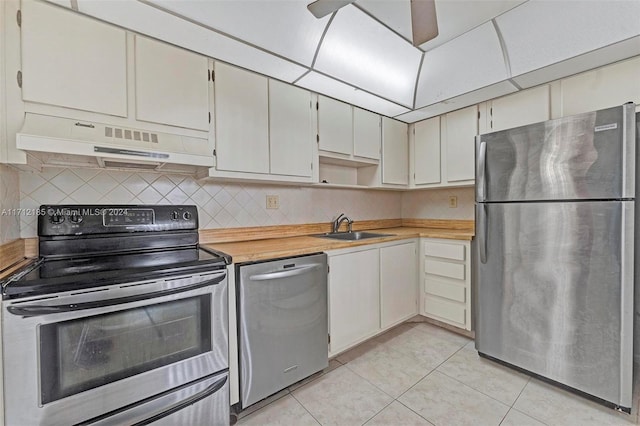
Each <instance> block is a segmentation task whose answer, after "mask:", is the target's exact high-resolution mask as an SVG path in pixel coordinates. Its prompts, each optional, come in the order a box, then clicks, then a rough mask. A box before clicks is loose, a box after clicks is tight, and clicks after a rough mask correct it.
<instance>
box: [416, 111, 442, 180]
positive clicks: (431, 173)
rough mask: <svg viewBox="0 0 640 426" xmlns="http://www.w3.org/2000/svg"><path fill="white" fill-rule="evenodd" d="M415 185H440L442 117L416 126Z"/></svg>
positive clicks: (421, 122)
mask: <svg viewBox="0 0 640 426" xmlns="http://www.w3.org/2000/svg"><path fill="white" fill-rule="evenodd" d="M414 144H415V145H414V155H413V167H414V183H415V184H416V185H424V184H439V183H440V182H441V174H440V117H433V118H430V119H428V120H424V121H420V122H418V123H416V124H415V126H414Z"/></svg>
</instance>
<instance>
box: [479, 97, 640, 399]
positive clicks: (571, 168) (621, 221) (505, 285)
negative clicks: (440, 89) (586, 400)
mask: <svg viewBox="0 0 640 426" xmlns="http://www.w3.org/2000/svg"><path fill="white" fill-rule="evenodd" d="M635 131H636V129H635V105H634V104H625V105H623V106H620V107H615V108H609V109H604V110H600V111H596V112H591V113H586V114H580V115H575V116H571V117H565V118H561V119H557V120H550V121H546V122H542V123H537V124H532V125H529V126H523V127H518V128H515V129H510V130H504V131H500V132H495V133H490V134H485V135H480V136H478V137H477V138H476V239H477V240H476V247H477V249H476V250H475V255H476V259H475V260H476V262H475V263H476V266H475V268H476V269H475V270H476V277H475V285H476V289H475V292H474V294H475V298H476V323H475V331H476V349H477V350H478V352H479V353H480V355H482V356H485V357H488V358H492V359H494V360H497V361H501V362H502V363H506V364H508V365H511V366H515V367H518V368H520V369H523V370H526V371H528V372H531V373H534V374H535V375H538V376H540V377H542V378H545V379H548V380H551V381H553V382H556V383H559V384H562V385H564V386H566V387H569V388H573V390H577V391H579V392H581V393H583V394H584V395H585V396H590V397H592V398H595V399H597V400H599V401H600V402H602V403H605V404H607V405H610V406H614V407H616V408H618V409H621V410H624V411H630V408H631V405H632V379H633V299H634V298H633V287H634V211H635V183H636V173H635V170H636V166H635V165H636V147H635V146H636V143H635V142H636V140H635Z"/></svg>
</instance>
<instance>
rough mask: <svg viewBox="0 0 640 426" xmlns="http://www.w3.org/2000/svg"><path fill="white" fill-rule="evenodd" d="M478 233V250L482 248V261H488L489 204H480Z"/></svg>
mask: <svg viewBox="0 0 640 426" xmlns="http://www.w3.org/2000/svg"><path fill="white" fill-rule="evenodd" d="M477 206H478V223H477V225H476V227H477V231H476V232H477V234H476V237H477V238H478V250H480V262H482V263H487V212H486V209H487V206H486V205H485V204H478V205H477Z"/></svg>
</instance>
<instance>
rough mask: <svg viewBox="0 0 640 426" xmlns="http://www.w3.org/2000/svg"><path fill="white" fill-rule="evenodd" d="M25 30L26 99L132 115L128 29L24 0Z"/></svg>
mask: <svg viewBox="0 0 640 426" xmlns="http://www.w3.org/2000/svg"><path fill="white" fill-rule="evenodd" d="M21 30H22V33H21V37H22V97H23V99H24V100H25V101H29V102H37V103H42V104H48V105H56V106H63V107H67V108H73V109H79V110H84V111H92V112H98V113H103V114H109V115H116V116H121V117H126V116H127V42H126V39H127V36H126V32H125V31H124V30H122V29H120V28H117V27H114V26H111V25H107V24H104V23H102V22H99V21H96V20H94V19H91V18H87V17H84V16H82V15H79V14H77V13H76V12H73V11H70V10H66V9H64V8H61V7H57V6H52V5H49V4H46V3H44V2H35V1H25V2H22V27H21ZM205 93H206V91H205Z"/></svg>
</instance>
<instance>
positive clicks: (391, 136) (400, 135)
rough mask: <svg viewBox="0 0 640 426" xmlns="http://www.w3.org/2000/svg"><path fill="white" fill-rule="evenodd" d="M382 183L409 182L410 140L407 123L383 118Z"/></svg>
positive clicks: (406, 183) (404, 183)
mask: <svg viewBox="0 0 640 426" xmlns="http://www.w3.org/2000/svg"><path fill="white" fill-rule="evenodd" d="M382 183H383V184H391V185H408V184H409V140H408V128H407V125H406V124H405V123H403V122H401V121H397V120H393V119H391V118H387V117H383V118H382Z"/></svg>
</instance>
